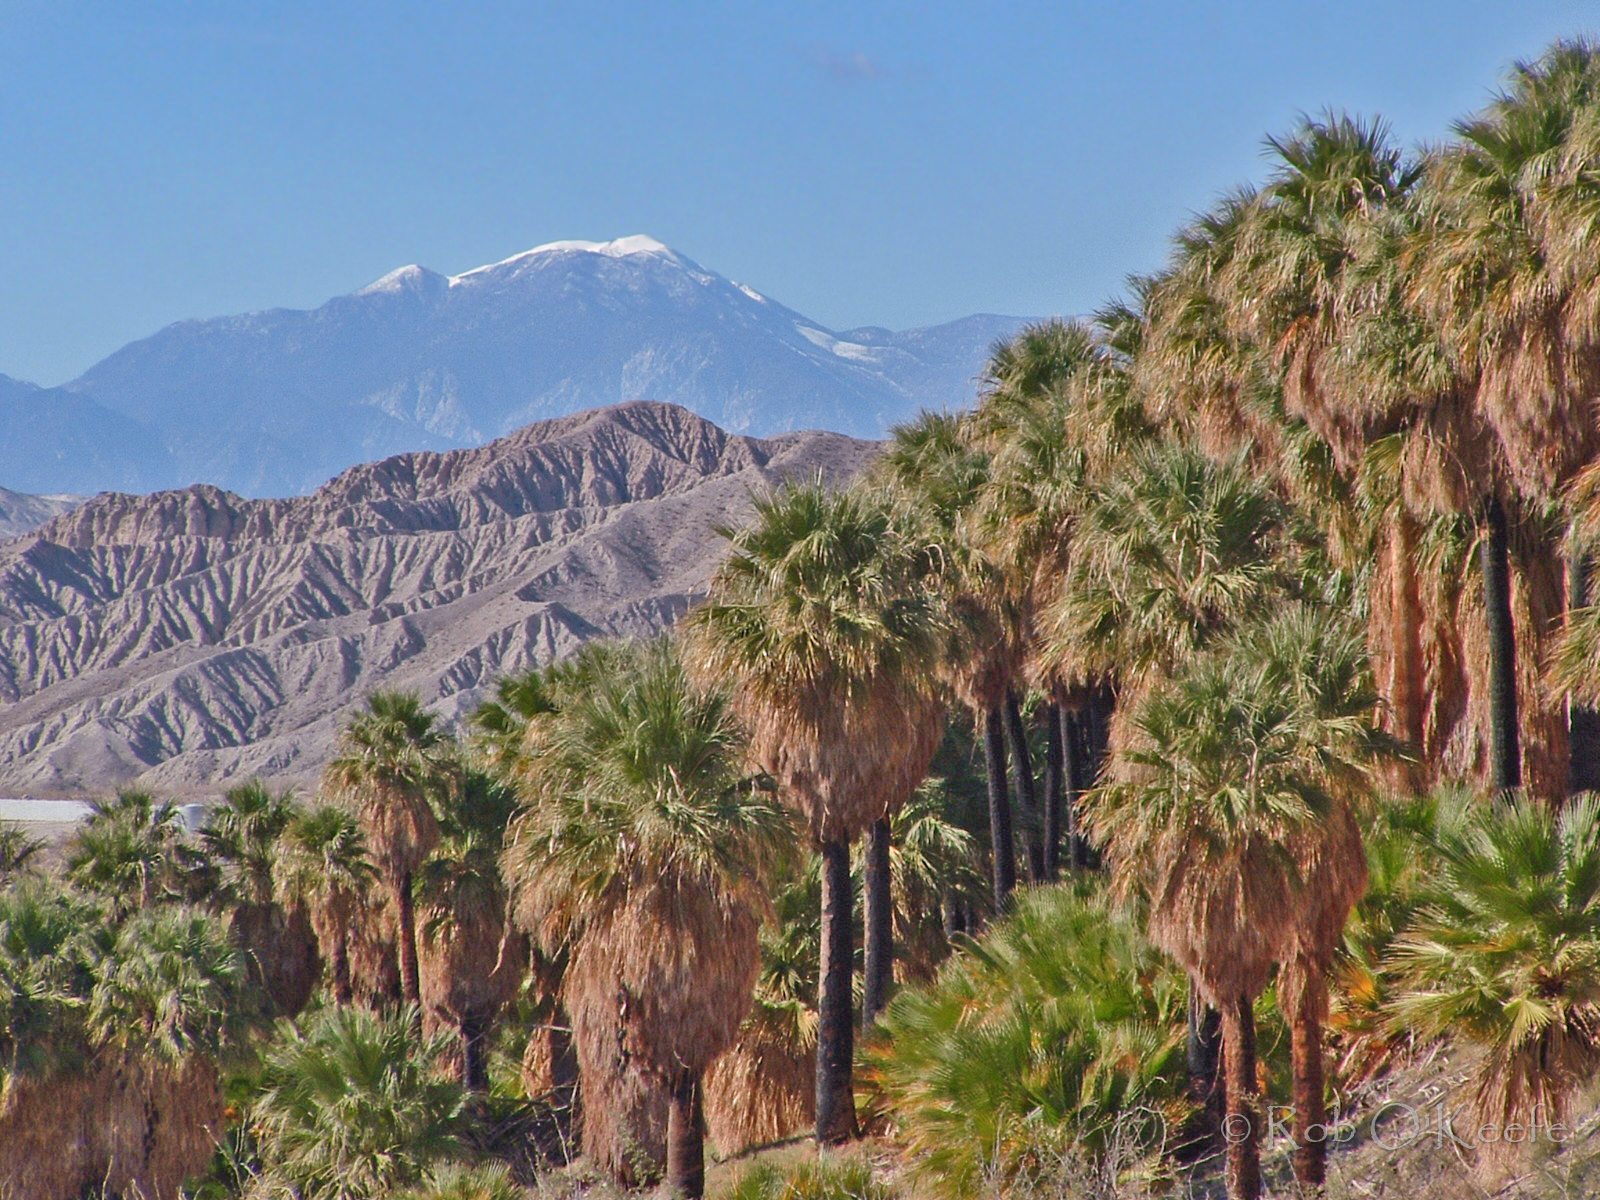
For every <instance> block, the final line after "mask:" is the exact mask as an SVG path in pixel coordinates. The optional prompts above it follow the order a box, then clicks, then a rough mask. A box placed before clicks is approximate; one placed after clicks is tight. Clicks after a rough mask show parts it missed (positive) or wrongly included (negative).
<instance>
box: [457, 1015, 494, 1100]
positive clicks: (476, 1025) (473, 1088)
mask: <svg viewBox="0 0 1600 1200" xmlns="http://www.w3.org/2000/svg"><path fill="white" fill-rule="evenodd" d="M487 1027H488V1022H487V1021H485V1020H484V1019H483V1017H482V1016H480V1015H479V1014H477V1013H469V1014H467V1015H464V1016H463V1017H462V1018H461V1024H460V1030H461V1086H462V1087H464V1088H466V1089H467V1091H469V1092H477V1093H479V1094H483V1093H487V1092H488V1090H489V1056H488V1055H487V1054H486V1053H485V1046H484V1043H485V1042H486V1041H487V1035H488V1028H487Z"/></svg>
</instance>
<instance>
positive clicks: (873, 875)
mask: <svg viewBox="0 0 1600 1200" xmlns="http://www.w3.org/2000/svg"><path fill="white" fill-rule="evenodd" d="M866 876H867V878H866V884H867V886H866V897H865V908H866V912H865V913H864V914H863V916H864V918H865V919H864V921H863V924H864V925H865V927H866V953H865V955H864V960H865V961H864V962H863V964H862V976H863V978H862V987H861V1028H862V1031H863V1032H865V1031H866V1030H868V1029H871V1028H872V1023H873V1022H874V1021H876V1020H877V1019H878V1013H879V1012H881V1011H882V1009H883V1006H884V1003H885V1001H887V1000H888V998H889V989H890V987H891V986H892V985H893V983H894V895H893V892H892V890H891V886H890V884H891V876H890V867H889V818H888V817H879V818H878V819H877V820H876V821H874V822H873V823H872V829H871V831H870V832H869V833H868V835H867V869H866Z"/></svg>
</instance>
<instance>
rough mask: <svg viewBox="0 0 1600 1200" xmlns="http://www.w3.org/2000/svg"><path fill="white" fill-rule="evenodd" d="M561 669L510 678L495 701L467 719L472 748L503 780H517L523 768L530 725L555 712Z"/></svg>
mask: <svg viewBox="0 0 1600 1200" xmlns="http://www.w3.org/2000/svg"><path fill="white" fill-rule="evenodd" d="M560 675H561V668H560V667H559V666H557V667H534V668H532V669H531V670H528V671H524V672H523V673H522V674H520V675H507V676H505V677H504V678H502V679H500V680H498V681H497V682H496V683H495V686H494V698H493V699H492V700H485V701H484V702H483V703H482V704H480V705H478V707H477V708H475V709H473V710H472V714H471V716H469V717H468V718H467V724H468V726H469V727H470V728H471V731H472V733H471V739H470V742H471V745H472V748H473V749H474V750H476V751H477V752H478V754H479V756H480V757H481V758H482V760H483V762H484V764H485V765H486V766H487V767H488V768H489V769H490V770H491V771H492V772H494V774H496V775H498V776H499V777H500V778H501V779H506V780H510V779H514V778H516V776H517V775H518V773H519V771H520V769H521V766H522V752H523V746H524V742H525V741H526V739H527V735H528V722H529V721H531V720H532V719H533V718H534V717H537V716H539V715H540V714H542V713H547V712H551V711H553V709H554V707H555V703H556V701H555V699H554V696H553V692H552V689H553V688H554V687H555V686H556V685H557V684H556V681H557V680H559V678H560Z"/></svg>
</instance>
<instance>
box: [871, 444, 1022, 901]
mask: <svg viewBox="0 0 1600 1200" xmlns="http://www.w3.org/2000/svg"><path fill="white" fill-rule="evenodd" d="M989 467H990V458H989V455H988V453H986V452H985V451H984V450H983V449H982V448H981V447H979V446H978V445H977V444H976V442H975V441H974V439H973V436H972V427H971V423H970V421H968V420H967V419H966V418H963V417H961V416H958V415H955V414H951V413H933V412H923V413H922V414H920V415H919V416H918V417H917V418H916V420H914V421H910V422H908V423H906V424H904V425H897V426H895V427H894V428H893V429H892V430H891V431H890V440H889V445H888V447H887V448H886V449H885V451H884V453H883V454H882V455H881V456H880V457H879V458H878V460H877V461H876V462H875V463H874V465H873V473H874V476H875V477H876V478H877V479H880V480H881V481H882V482H883V483H884V484H885V485H886V486H887V487H888V488H889V489H890V490H891V492H892V493H893V494H894V495H895V497H896V499H897V500H898V501H899V502H901V503H902V504H904V505H905V506H906V507H907V508H909V510H910V512H911V513H912V514H913V515H914V517H915V518H916V520H917V522H918V524H919V525H920V526H921V532H922V536H923V537H924V538H925V539H926V540H927V541H928V542H929V544H931V545H934V546H937V547H939V551H940V553H939V557H938V563H937V566H938V570H937V573H936V575H935V579H936V580H937V583H938V586H939V588H940V590H941V592H942V593H943V596H944V599H945V603H946V605H947V606H948V608H949V610H950V612H951V613H952V615H953V616H954V618H955V620H954V622H953V624H952V633H953V634H954V636H953V638H952V644H951V646H950V647H949V648H948V649H947V650H946V652H945V654H944V657H943V660H942V662H941V663H940V675H941V676H942V677H943V678H944V680H945V681H946V682H947V683H948V684H949V685H950V687H951V689H952V690H953V691H954V692H955V695H956V699H958V700H959V701H960V702H961V703H962V704H963V705H964V706H966V708H967V709H968V710H969V711H970V712H971V713H972V718H973V724H974V725H975V726H976V728H977V731H978V736H979V738H980V739H981V742H982V745H983V761H984V770H985V773H986V778H987V781H988V787H989V846H990V855H991V858H990V866H991V873H992V876H993V880H994V904H995V909H996V911H1000V910H1002V909H1004V907H1005V905H1006V903H1007V902H1008V901H1009V899H1010V896H1011V893H1012V891H1013V890H1014V889H1015V888H1016V885H1017V861H1016V830H1015V828H1014V816H1015V814H1014V813H1013V811H1012V806H1011V793H1010V790H1009V785H1008V784H1007V781H1006V730H1005V714H1004V705H1005V702H1006V698H1007V696H1008V694H1009V692H1010V689H1011V685H1012V682H1013V680H1014V677H1015V675H1016V672H1017V668H1018V666H1019V663H1020V657H1019V656H1020V652H1021V645H1020V642H1019V641H1018V638H1017V635H1018V633H1019V631H1020V627H1019V625H1018V620H1017V618H1018V615H1019V614H1018V612H1017V609H1016V605H1015V603H1014V600H1015V597H1014V596H1013V595H1012V594H1011V593H1010V592H1009V591H1008V590H1007V589H1006V588H1005V586H1004V580H1003V579H1002V577H1001V575H1000V572H999V568H998V564H996V563H995V561H994V560H993V559H992V558H991V557H990V556H989V555H987V554H986V553H985V552H984V549H983V547H982V546H981V545H980V544H979V542H978V541H977V540H976V539H975V538H974V537H973V536H972V534H973V532H974V528H975V527H974V526H973V524H972V517H973V513H974V511H975V506H976V505H977V503H978V501H979V498H980V497H981V496H982V494H983V488H984V486H985V484H986V482H987V480H988V475H989ZM880 836H881V835H880ZM879 861H880V862H881V861H882V859H881V857H880V858H879ZM874 927H875V925H874V923H872V922H869V929H870V928H874Z"/></svg>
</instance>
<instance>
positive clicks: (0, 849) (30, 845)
mask: <svg viewBox="0 0 1600 1200" xmlns="http://www.w3.org/2000/svg"><path fill="white" fill-rule="evenodd" d="M44 847H45V843H44V842H43V841H42V840H40V839H39V838H36V837H33V836H31V835H30V834H29V833H28V832H27V831H26V830H25V829H23V828H22V827H21V826H19V825H13V824H11V823H10V822H8V821H7V822H0V884H4V883H5V882H6V881H7V880H9V879H10V878H11V877H12V876H13V875H18V874H20V873H21V872H23V871H25V870H27V869H28V862H29V860H30V859H32V858H33V857H34V856H35V855H37V854H38V853H39V851H41V850H43V849H44Z"/></svg>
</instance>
